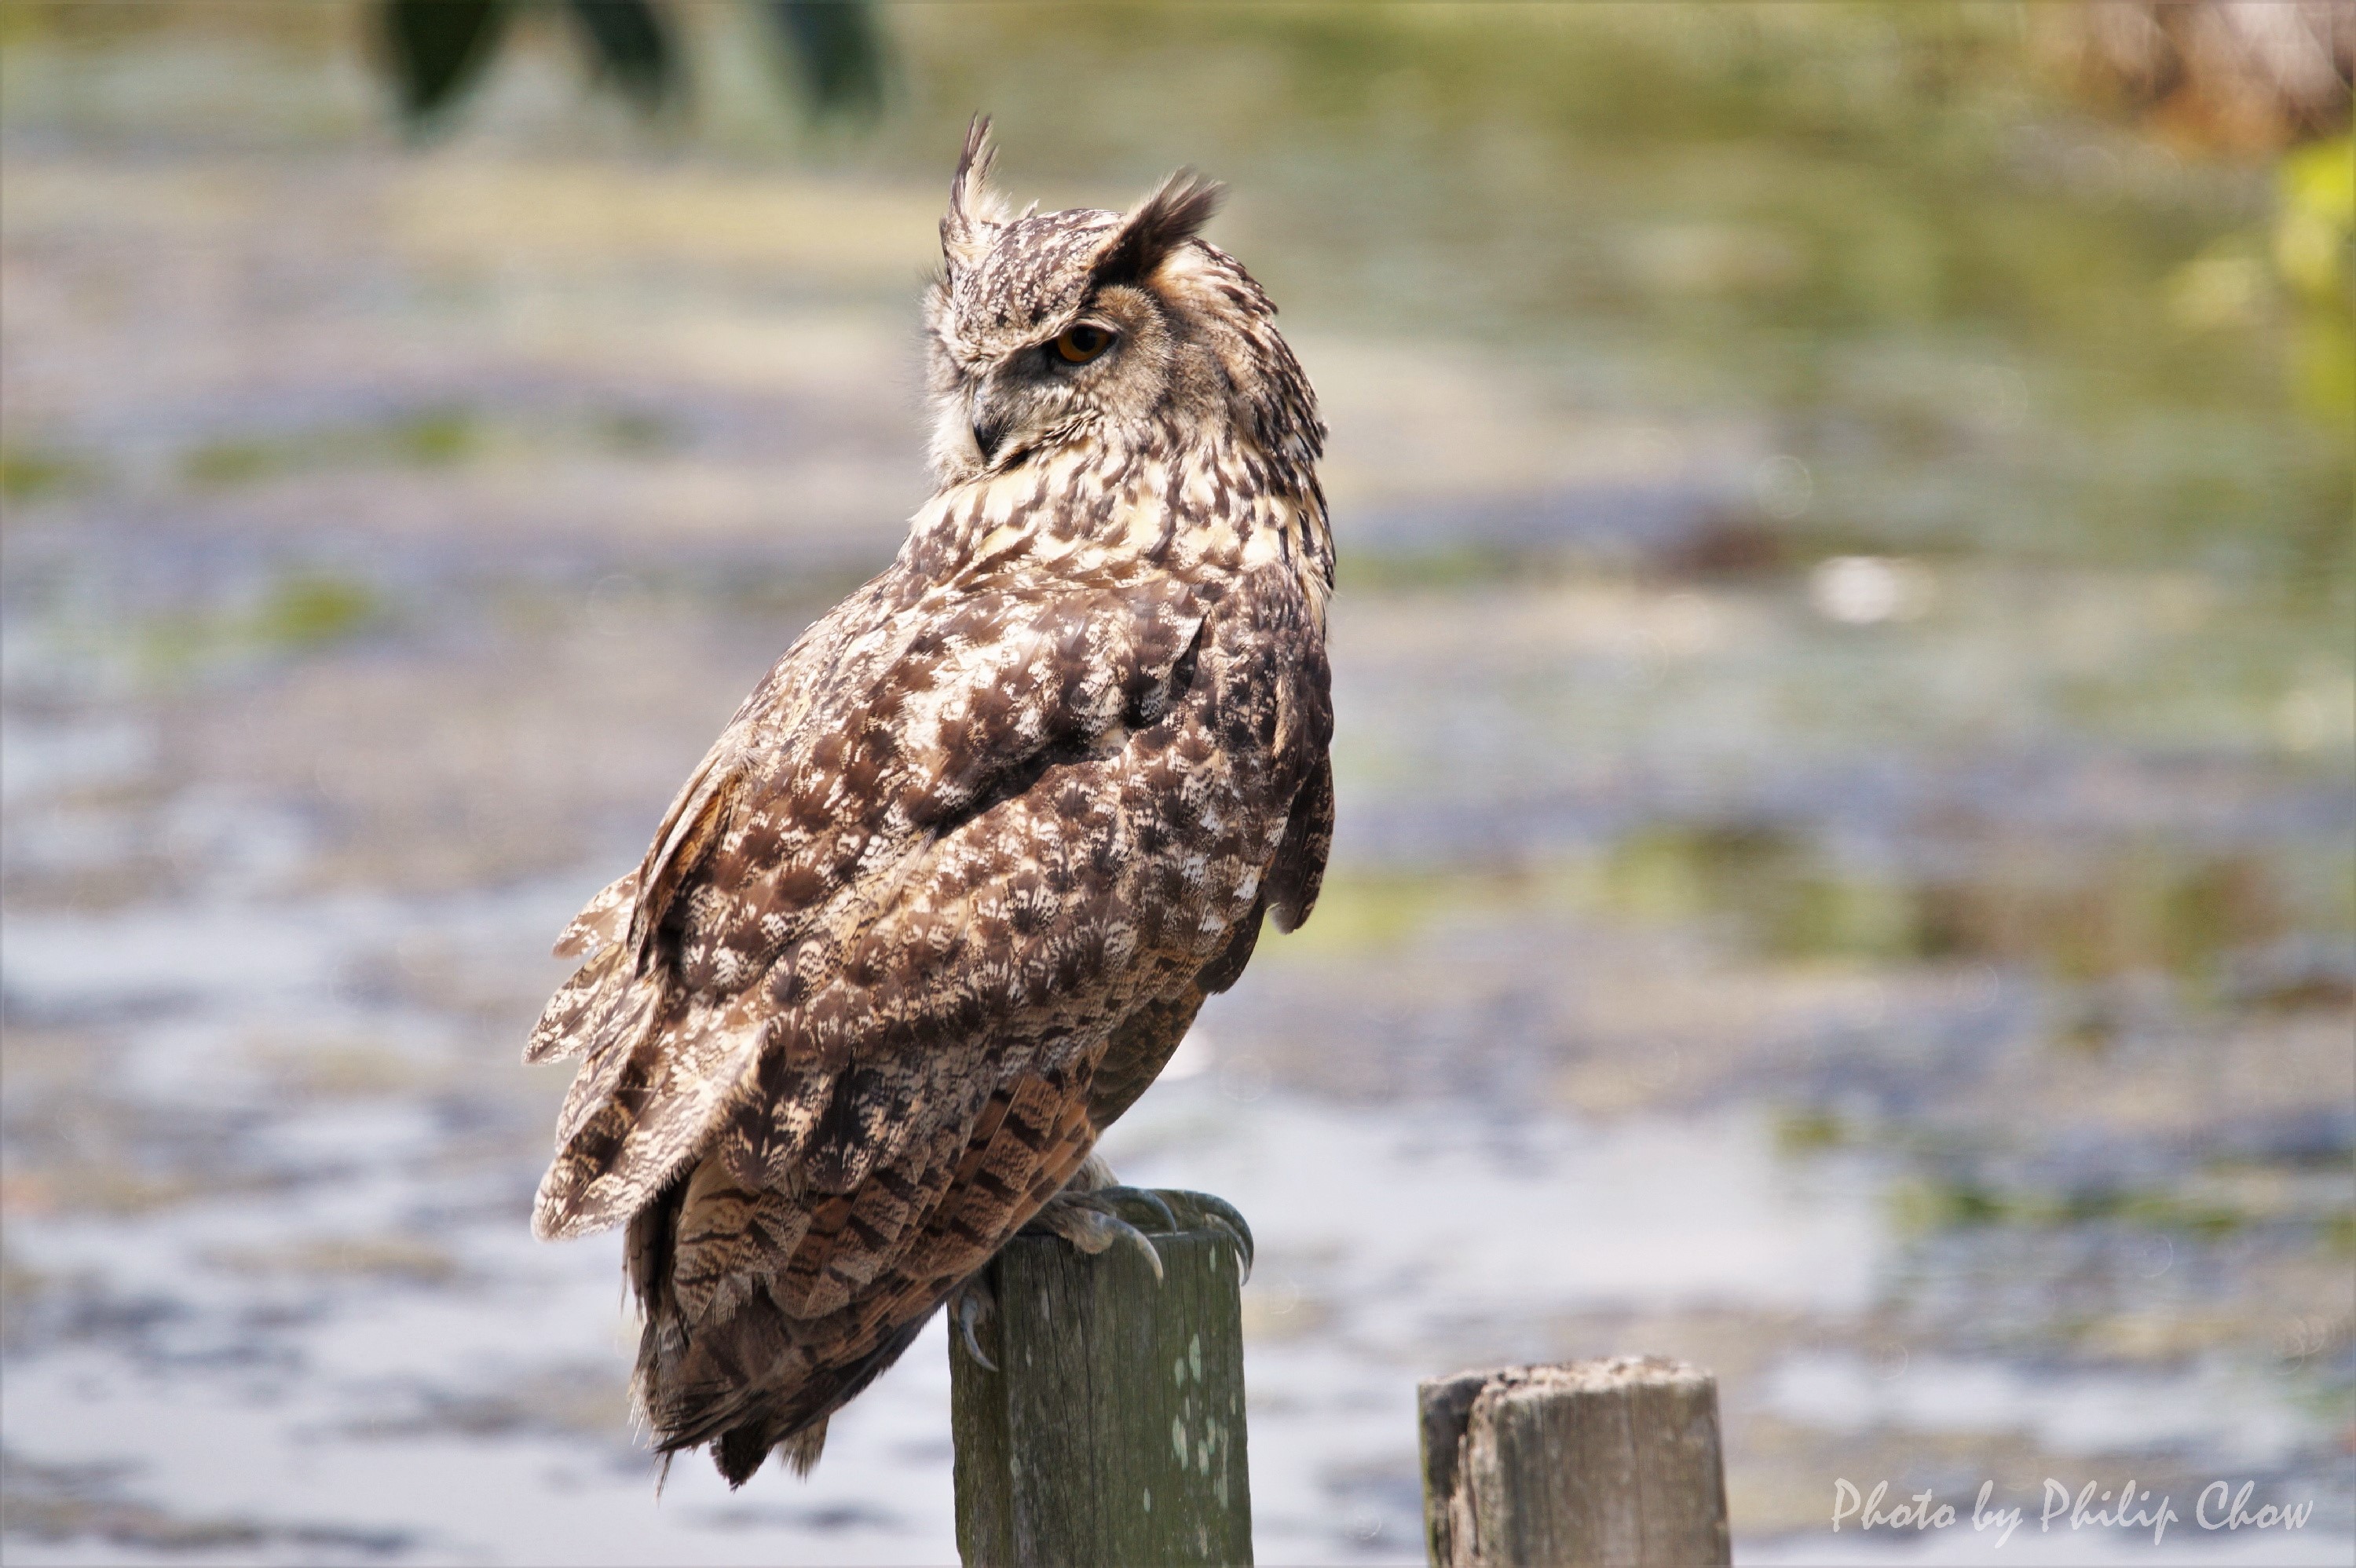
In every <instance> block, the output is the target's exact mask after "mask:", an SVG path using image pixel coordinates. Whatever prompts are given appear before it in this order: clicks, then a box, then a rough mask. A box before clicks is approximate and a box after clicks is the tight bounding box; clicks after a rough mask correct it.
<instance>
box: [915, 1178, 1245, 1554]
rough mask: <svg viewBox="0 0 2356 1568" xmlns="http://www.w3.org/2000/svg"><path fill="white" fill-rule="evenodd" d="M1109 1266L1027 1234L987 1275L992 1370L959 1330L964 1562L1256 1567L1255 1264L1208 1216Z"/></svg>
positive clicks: (957, 1421)
mask: <svg viewBox="0 0 2356 1568" xmlns="http://www.w3.org/2000/svg"><path fill="white" fill-rule="evenodd" d="M1161 1196H1162V1198H1163V1199H1165V1200H1168V1203H1169V1206H1170V1207H1171V1209H1172V1210H1173V1211H1175V1212H1176V1213H1177V1214H1179V1215H1182V1216H1188V1218H1186V1219H1182V1220H1181V1221H1180V1224H1181V1226H1182V1227H1183V1228H1180V1229H1177V1230H1169V1229H1166V1228H1165V1229H1161V1230H1157V1229H1156V1228H1155V1227H1154V1225H1153V1224H1151V1222H1143V1223H1141V1228H1142V1229H1144V1230H1145V1232H1147V1234H1148V1235H1149V1236H1150V1237H1151V1241H1152V1243H1153V1245H1154V1248H1155V1250H1156V1251H1157V1252H1158V1253H1160V1254H1161V1259H1162V1278H1161V1279H1159V1280H1156V1279H1155V1278H1154V1275H1153V1268H1152V1265H1151V1264H1150V1263H1149V1262H1147V1261H1146V1259H1145V1257H1144V1256H1143V1254H1142V1253H1141V1252H1140V1251H1139V1250H1138V1249H1136V1248H1134V1247H1130V1246H1120V1245H1116V1246H1114V1247H1111V1248H1110V1249H1108V1251H1105V1252H1102V1253H1097V1254H1095V1255H1093V1256H1091V1255H1089V1254H1087V1253H1081V1252H1078V1251H1076V1250H1075V1249H1074V1248H1073V1247H1072V1246H1070V1245H1069V1244H1068V1243H1065V1242H1063V1241H1061V1240H1059V1239H1057V1238H1055V1237H1053V1236H1032V1235H1024V1236H1017V1237H1016V1238H1015V1239H1014V1240H1013V1241H1012V1242H1011V1243H1008V1244H1007V1246H1006V1247H1005V1248H1004V1250H1002V1251H1001V1253H999V1254H998V1256H997V1258H996V1259H995V1260H994V1261H993V1262H992V1263H991V1265H990V1267H989V1268H988V1269H987V1270H986V1271H985V1274H984V1277H985V1279H986V1282H987V1284H988V1285H989V1287H990V1289H991V1293H992V1295H993V1296H994V1297H995V1299H996V1307H995V1310H994V1311H993V1312H992V1313H991V1314H990V1315H989V1316H988V1317H985V1318H984V1319H982V1320H981V1322H980V1324H979V1325H978V1326H977V1328H976V1338H977V1340H978V1342H979V1343H980V1347H981V1350H982V1353H983V1355H985V1356H986V1357H988V1358H989V1360H991V1362H994V1363H995V1364H996V1367H997V1369H998V1370H997V1371H991V1369H990V1368H989V1367H986V1366H984V1365H982V1364H981V1363H980V1361H977V1360H975V1359H974V1357H973V1355H972V1353H971V1351H970V1350H969V1349H967V1347H966V1345H965V1343H964V1341H963V1339H962V1336H961V1335H960V1333H959V1332H958V1326H957V1325H956V1324H955V1323H954V1322H952V1324H951V1331H950V1334H949V1390H950V1394H949V1399H950V1417H949V1419H950V1428H951V1430H952V1432H953V1433H954V1435H955V1436H956V1440H957V1514H958V1554H959V1556H961V1557H962V1558H963V1559H964V1561H965V1563H966V1565H967V1568H985V1565H986V1568H1066V1565H1069V1568H1104V1565H1107V1564H1116V1563H1117V1564H1119V1565H1120V1568H1149V1565H1160V1564H1179V1563H1184V1564H1190V1565H1191V1564H1213V1563H1216V1564H1236V1563H1250V1562H1251V1560H1252V1556H1251V1491H1250V1487H1249V1483H1248V1477H1247V1473H1246V1468H1245V1453H1244V1348H1243V1315H1242V1305H1241V1296H1240V1295H1239V1290H1240V1287H1241V1285H1242V1275H1243V1262H1242V1260H1241V1259H1239V1258H1238V1256H1237V1240H1236V1237H1235V1236H1234V1235H1233V1234H1231V1233H1230V1232H1226V1231H1225V1230H1222V1229H1220V1228H1218V1227H1217V1226H1216V1225H1215V1223H1211V1222H1209V1221H1205V1220H1203V1219H1202V1217H1203V1216H1204V1215H1205V1211H1206V1210H1207V1209H1209V1208H1210V1207H1212V1206H1215V1207H1216V1208H1217V1209H1219V1210H1221V1211H1226V1212H1227V1213H1230V1214H1231V1213H1232V1212H1233V1211H1231V1210H1226V1206H1225V1205H1224V1204H1218V1203H1216V1200H1205V1199H1202V1198H1201V1197H1200V1196H1199V1195H1196V1194H1193V1193H1182V1192H1165V1193H1162V1194H1161Z"/></svg>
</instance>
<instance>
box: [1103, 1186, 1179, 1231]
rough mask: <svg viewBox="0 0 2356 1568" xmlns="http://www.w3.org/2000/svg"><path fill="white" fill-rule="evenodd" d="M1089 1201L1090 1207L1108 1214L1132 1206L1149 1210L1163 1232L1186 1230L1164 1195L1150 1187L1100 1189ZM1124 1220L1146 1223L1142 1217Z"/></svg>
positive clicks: (1130, 1217)
mask: <svg viewBox="0 0 2356 1568" xmlns="http://www.w3.org/2000/svg"><path fill="white" fill-rule="evenodd" d="M1087 1201H1088V1204H1089V1206H1090V1207H1092V1208H1097V1209H1101V1210H1104V1211H1107V1212H1116V1211H1119V1210H1121V1209H1125V1208H1130V1207H1131V1206H1134V1207H1135V1208H1137V1209H1144V1210H1149V1211H1151V1213H1152V1215H1153V1220H1152V1223H1153V1224H1155V1225H1156V1226H1157V1227H1158V1228H1159V1229H1160V1230H1162V1231H1163V1232H1170V1231H1183V1230H1184V1229H1185V1228H1186V1227H1185V1226H1183V1225H1182V1224H1180V1223H1179V1222H1178V1214H1177V1211H1175V1210H1173V1209H1172V1208H1171V1207H1170V1205H1169V1204H1168V1203H1166V1202H1164V1201H1163V1200H1162V1194H1160V1193H1159V1192H1156V1191H1154V1190H1153V1189H1151V1188H1150V1187H1099V1188H1098V1189H1096V1190H1095V1191H1094V1192H1091V1193H1089V1194H1088V1195H1087ZM1124 1218H1129V1219H1130V1221H1131V1222H1132V1223H1135V1224H1143V1223H1145V1222H1146V1221H1144V1220H1143V1219H1142V1218H1141V1217H1137V1216H1124Z"/></svg>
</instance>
